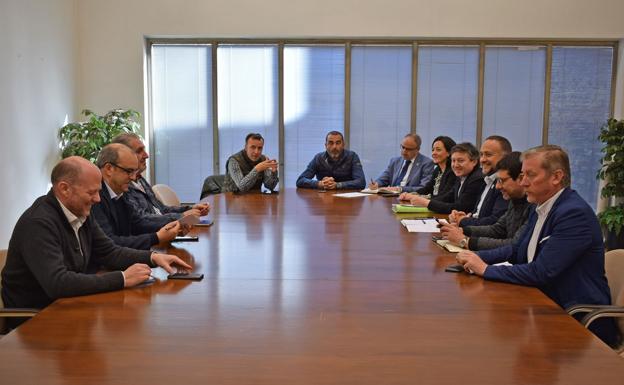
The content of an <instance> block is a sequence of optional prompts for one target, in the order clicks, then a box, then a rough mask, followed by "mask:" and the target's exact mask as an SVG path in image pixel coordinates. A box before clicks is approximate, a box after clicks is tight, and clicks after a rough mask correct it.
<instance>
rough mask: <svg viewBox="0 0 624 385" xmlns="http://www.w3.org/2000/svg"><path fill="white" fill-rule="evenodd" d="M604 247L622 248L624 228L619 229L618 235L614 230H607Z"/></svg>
mask: <svg viewBox="0 0 624 385" xmlns="http://www.w3.org/2000/svg"><path fill="white" fill-rule="evenodd" d="M605 247H606V248H607V250H615V249H624V229H622V230H620V234H618V235H616V234H615V232H614V231H608V232H607V236H606V238H605Z"/></svg>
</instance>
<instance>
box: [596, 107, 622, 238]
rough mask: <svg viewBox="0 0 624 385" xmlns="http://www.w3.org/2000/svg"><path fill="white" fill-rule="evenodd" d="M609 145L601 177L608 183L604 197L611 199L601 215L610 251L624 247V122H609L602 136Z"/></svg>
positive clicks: (604, 148) (606, 147)
mask: <svg viewBox="0 0 624 385" xmlns="http://www.w3.org/2000/svg"><path fill="white" fill-rule="evenodd" d="M598 139H600V140H601V141H602V142H603V143H604V144H605V146H604V147H603V148H602V152H603V153H604V156H603V157H602V158H601V162H602V167H601V168H600V170H599V171H598V175H597V178H598V179H601V180H604V181H605V185H604V187H603V188H602V192H601V196H602V197H603V198H607V199H608V207H607V208H606V209H605V210H604V211H602V212H600V213H599V214H598V219H599V220H600V223H602V225H603V226H604V227H605V229H606V230H607V236H606V244H607V249H609V250H613V249H621V248H624V232H623V231H622V227H623V226H624V199H623V198H624V120H619V121H618V120H617V119H609V120H608V121H607V123H606V124H605V125H604V126H602V128H601V129H600V135H598Z"/></svg>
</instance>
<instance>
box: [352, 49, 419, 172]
mask: <svg viewBox="0 0 624 385" xmlns="http://www.w3.org/2000/svg"><path fill="white" fill-rule="evenodd" d="M351 52H352V53H351V55H352V56H351V137H350V140H349V143H350V147H351V149H353V150H354V151H355V152H357V153H358V155H359V157H360V160H361V161H362V166H363V168H364V173H365V175H366V176H367V179H368V180H370V179H375V178H377V177H378V176H379V175H380V174H381V173H382V171H383V170H384V169H385V168H386V166H387V165H388V161H389V160H390V158H391V157H394V156H398V155H399V152H400V151H399V143H401V139H402V138H403V136H404V135H405V134H407V133H409V132H410V117H411V107H410V106H411V93H412V81H411V79H412V47H411V46H407V47H405V46H404V47H376V46H371V47H366V46H356V47H353V49H352V51H351Z"/></svg>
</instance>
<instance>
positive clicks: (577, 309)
mask: <svg viewBox="0 0 624 385" xmlns="http://www.w3.org/2000/svg"><path fill="white" fill-rule="evenodd" d="M603 306H608V305H588V304H579V305H574V306H571V307H569V308H567V309H565V311H566V312H567V313H568V314H569V315H574V314H577V313H591V312H592V311H594V310H598V309H600V308H602V307H603Z"/></svg>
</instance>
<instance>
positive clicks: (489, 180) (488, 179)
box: [483, 173, 498, 186]
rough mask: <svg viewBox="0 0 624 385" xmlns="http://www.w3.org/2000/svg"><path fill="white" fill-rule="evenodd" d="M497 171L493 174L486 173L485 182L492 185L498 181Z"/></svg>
mask: <svg viewBox="0 0 624 385" xmlns="http://www.w3.org/2000/svg"><path fill="white" fill-rule="evenodd" d="M497 175H498V174H497V173H493V174H492V175H486V176H484V177H483V180H484V181H485V184H486V185H488V186H491V185H492V183H494V182H495V181H496V177H497Z"/></svg>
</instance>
